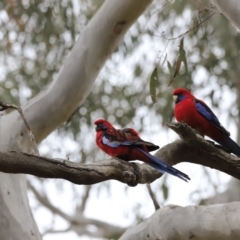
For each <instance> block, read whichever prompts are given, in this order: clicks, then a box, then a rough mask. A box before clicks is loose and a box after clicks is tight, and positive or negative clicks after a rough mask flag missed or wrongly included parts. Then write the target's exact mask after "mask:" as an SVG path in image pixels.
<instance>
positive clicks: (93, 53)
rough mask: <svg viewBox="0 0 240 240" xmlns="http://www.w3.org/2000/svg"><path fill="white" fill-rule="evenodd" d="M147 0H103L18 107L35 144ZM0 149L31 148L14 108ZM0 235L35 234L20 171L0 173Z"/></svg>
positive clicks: (84, 88) (81, 91) (85, 88)
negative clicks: (54, 74)
mask: <svg viewBox="0 0 240 240" xmlns="http://www.w3.org/2000/svg"><path fill="white" fill-rule="evenodd" d="M150 3H151V0H142V1H137V0H131V1H129V0H121V1H119V0H108V1H105V3H104V4H103V6H102V7H101V8H100V9H99V11H98V12H97V13H96V15H95V16H94V17H93V19H92V20H91V21H90V22H89V24H88V25H87V27H86V28H85V29H84V31H83V32H82V34H81V36H80V37H79V39H78V40H77V42H76V44H75V46H74V48H73V49H72V52H71V54H70V56H69V57H68V59H67V60H66V62H65V64H64V67H63V68H62V70H61V72H60V74H59V76H58V78H57V79H56V80H55V81H53V82H52V84H50V86H49V87H48V88H47V89H46V90H45V91H43V92H41V93H40V94H38V96H36V97H35V98H33V99H32V100H31V101H30V102H29V103H28V104H27V105H26V106H24V107H23V110H24V115H25V117H26V119H27V121H28V123H29V125H30V127H31V129H32V130H33V133H34V135H35V138H36V140H37V142H38V143H39V142H40V141H41V140H43V139H44V138H45V137H46V136H47V135H48V134H49V133H51V132H52V131H53V130H54V129H56V128H57V127H58V126H59V125H60V124H62V123H63V122H64V121H65V120H66V119H67V118H68V117H69V116H70V115H71V114H72V112H73V111H74V110H75V109H76V108H77V107H78V106H79V105H81V104H82V103H83V102H84V100H85V99H86V97H87V96H88V94H89V93H90V91H91V88H92V85H93V83H94V80H95V79H96V77H97V75H98V73H99V71H100V70H101V68H102V67H103V65H104V63H105V62H106V60H107V58H108V57H109V56H110V55H111V54H112V52H113V51H114V50H115V48H116V46H117V45H118V43H119V41H121V39H122V37H123V35H124V34H125V33H126V31H127V30H128V29H129V27H130V26H131V25H132V24H133V23H134V22H135V21H136V19H137V18H138V17H139V16H140V15H141V14H142V13H143V11H144V10H145V9H146V7H147V6H148V5H149V4H150ZM0 150H1V151H9V150H18V151H19V150H20V151H24V152H31V151H32V143H31V141H30V140H29V137H28V133H27V131H26V127H25V125H24V123H23V121H22V119H21V117H20V116H19V114H18V113H17V112H16V111H12V112H11V113H9V114H7V115H4V116H1V118H0ZM0 179H1V180H0V181H1V185H0V216H1V217H0V239H1V240H9V239H13V240H18V239H19V240H23V239H24V240H30V239H32V240H33V239H34V240H36V239H41V236H40V234H39V231H38V229H37V227H36V225H35V222H34V220H33V216H32V213H31V209H30V207H29V203H28V198H27V188H26V179H25V176H24V175H12V174H4V173H1V174H0Z"/></svg>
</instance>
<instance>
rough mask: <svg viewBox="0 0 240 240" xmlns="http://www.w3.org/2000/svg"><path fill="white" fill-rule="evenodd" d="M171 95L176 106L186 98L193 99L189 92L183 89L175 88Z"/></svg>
mask: <svg viewBox="0 0 240 240" xmlns="http://www.w3.org/2000/svg"><path fill="white" fill-rule="evenodd" d="M172 94H173V98H174V100H175V103H176V104H177V103H179V102H181V101H182V100H184V99H186V98H189V97H190V98H194V97H193V95H192V94H191V93H190V91H189V90H187V89H185V88H176V89H175V90H174V91H173V93H172Z"/></svg>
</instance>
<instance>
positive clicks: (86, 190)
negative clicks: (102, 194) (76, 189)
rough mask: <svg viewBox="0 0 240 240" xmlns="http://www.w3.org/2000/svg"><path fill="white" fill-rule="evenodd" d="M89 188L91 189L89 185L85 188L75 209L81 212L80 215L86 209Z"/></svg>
mask: <svg viewBox="0 0 240 240" xmlns="http://www.w3.org/2000/svg"><path fill="white" fill-rule="evenodd" d="M91 188H92V186H91V185H89V186H86V187H85V193H84V195H83V197H82V202H81V205H80V206H79V207H78V208H77V212H81V213H83V212H84V210H85V208H86V204H87V200H88V198H89V195H90V191H91Z"/></svg>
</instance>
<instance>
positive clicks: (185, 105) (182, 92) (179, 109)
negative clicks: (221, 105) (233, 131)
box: [173, 88, 240, 157]
mask: <svg viewBox="0 0 240 240" xmlns="http://www.w3.org/2000/svg"><path fill="white" fill-rule="evenodd" d="M173 97H174V99H175V103H176V105H175V109H174V115H175V118H176V119H177V121H178V122H185V123H187V124H188V125H189V126H191V127H192V128H194V129H196V130H197V131H198V132H199V133H200V134H201V135H202V136H208V137H210V138H212V139H213V140H214V141H216V142H217V143H219V144H220V145H222V146H223V147H225V148H226V149H228V150H229V151H230V152H232V153H234V154H236V155H237V156H238V157H240V147H239V146H238V144H237V143H235V142H234V141H233V140H232V139H231V138H230V137H229V136H230V133H229V132H228V131H227V130H226V129H225V128H224V127H223V126H222V124H221V123H220V122H219V120H218V118H217V117H216V115H215V114H214V113H213V112H212V110H211V109H210V108H209V107H208V106H207V104H206V103H204V102H203V101H201V100H199V99H197V98H195V97H194V96H193V95H192V94H191V93H190V92H189V91H188V90H187V89H184V88H177V89H175V90H174V91H173Z"/></svg>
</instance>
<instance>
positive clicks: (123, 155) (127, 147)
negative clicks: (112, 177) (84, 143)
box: [94, 119, 190, 182]
mask: <svg viewBox="0 0 240 240" xmlns="http://www.w3.org/2000/svg"><path fill="white" fill-rule="evenodd" d="M94 124H95V125H96V144H97V146H98V147H99V148H100V149H102V150H103V151H104V152H105V153H107V154H108V155H110V156H111V157H115V158H118V159H121V160H124V161H132V160H140V161H143V162H145V163H147V164H148V165H150V166H151V167H153V168H155V169H157V170H158V171H160V172H161V173H165V172H167V173H169V174H172V175H173V176H176V177H179V178H180V179H182V180H184V181H186V182H187V180H190V178H189V177H188V175H186V174H185V173H183V172H181V171H179V170H177V169H176V168H173V167H172V166H170V165H169V164H167V163H165V162H163V161H161V160H160V159H158V158H156V157H154V156H153V155H151V154H150V153H149V152H150V151H154V150H156V149H158V148H159V147H158V146H157V145H155V144H153V143H150V142H146V141H144V140H142V139H141V138H140V136H139V134H138V133H137V132H136V131H135V130H134V129H132V128H123V129H116V128H114V127H113V126H112V124H111V123H109V122H108V121H106V120H104V119H98V120H96V121H95V122H94Z"/></svg>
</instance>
